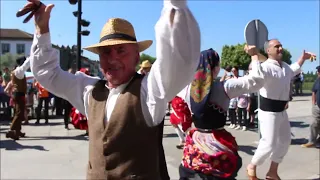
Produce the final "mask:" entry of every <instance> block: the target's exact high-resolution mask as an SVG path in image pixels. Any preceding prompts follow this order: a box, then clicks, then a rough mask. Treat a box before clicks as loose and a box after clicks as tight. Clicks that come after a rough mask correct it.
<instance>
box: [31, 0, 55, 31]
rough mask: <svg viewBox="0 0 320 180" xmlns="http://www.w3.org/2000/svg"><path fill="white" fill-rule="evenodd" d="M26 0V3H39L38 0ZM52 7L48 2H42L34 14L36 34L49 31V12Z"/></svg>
mask: <svg viewBox="0 0 320 180" xmlns="http://www.w3.org/2000/svg"><path fill="white" fill-rule="evenodd" d="M28 1H29V2H28V3H27V5H28V4H30V3H34V4H37V5H39V4H40V1H39V0H28ZM27 5H26V6H27ZM53 7H54V5H53V4H49V5H48V6H46V5H45V4H42V5H41V7H40V8H39V10H38V11H37V12H36V13H35V14H34V20H35V26H36V31H37V34H45V33H47V32H49V19H50V13H51V10H52V8H53Z"/></svg>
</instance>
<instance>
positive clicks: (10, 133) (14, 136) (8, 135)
mask: <svg viewBox="0 0 320 180" xmlns="http://www.w3.org/2000/svg"><path fill="white" fill-rule="evenodd" d="M6 138H11V139H13V140H19V136H17V134H16V132H15V131H8V132H7V133H6Z"/></svg>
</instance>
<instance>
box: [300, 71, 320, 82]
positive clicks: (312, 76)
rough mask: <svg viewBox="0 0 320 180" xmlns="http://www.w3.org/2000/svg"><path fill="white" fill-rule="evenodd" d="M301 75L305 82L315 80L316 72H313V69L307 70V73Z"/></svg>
mask: <svg viewBox="0 0 320 180" xmlns="http://www.w3.org/2000/svg"><path fill="white" fill-rule="evenodd" d="M303 76H304V81H305V82H315V81H316V79H317V77H318V75H317V73H313V71H311V72H309V71H308V72H307V73H303Z"/></svg>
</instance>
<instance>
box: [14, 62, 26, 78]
mask: <svg viewBox="0 0 320 180" xmlns="http://www.w3.org/2000/svg"><path fill="white" fill-rule="evenodd" d="M29 67H30V58H27V59H26V60H25V61H24V63H23V64H22V65H21V66H18V67H17V68H16V69H14V70H13V73H14V75H15V76H16V77H17V78H18V79H23V78H24V75H25V74H24V73H25V72H26V71H27V70H28V69H29Z"/></svg>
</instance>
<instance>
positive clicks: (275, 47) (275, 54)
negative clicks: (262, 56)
mask: <svg viewBox="0 0 320 180" xmlns="http://www.w3.org/2000/svg"><path fill="white" fill-rule="evenodd" d="M282 53H283V48H282V44H281V43H280V42H279V41H278V40H271V41H270V42H269V47H268V49H267V54H268V56H269V57H270V58H272V59H275V60H277V61H281V60H282Z"/></svg>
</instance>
